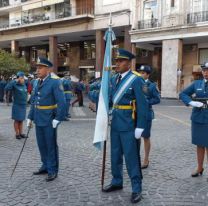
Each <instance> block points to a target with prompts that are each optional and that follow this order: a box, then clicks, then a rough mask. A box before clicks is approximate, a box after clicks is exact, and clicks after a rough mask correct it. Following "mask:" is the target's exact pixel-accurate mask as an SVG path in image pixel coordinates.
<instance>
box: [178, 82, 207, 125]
mask: <svg viewBox="0 0 208 206" xmlns="http://www.w3.org/2000/svg"><path fill="white" fill-rule="evenodd" d="M192 95H195V97H196V98H208V88H207V89H206V88H205V81H204V80H196V81H194V82H193V83H192V84H191V85H190V86H188V87H187V88H186V89H184V90H183V91H182V92H181V93H180V99H181V100H182V101H183V102H184V103H185V104H186V106H189V102H191V101H192V98H191V97H192ZM191 120H192V121H194V122H196V123H202V124H203V123H206V124H208V109H203V108H196V107H194V108H193V110H192V115H191Z"/></svg>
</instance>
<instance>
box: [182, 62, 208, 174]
mask: <svg viewBox="0 0 208 206" xmlns="http://www.w3.org/2000/svg"><path fill="white" fill-rule="evenodd" d="M202 75H203V79H202V80H196V81H194V82H193V83H192V84H191V85H190V86H188V87H187V88H186V89H184V90H183V91H182V92H181V93H180V99H181V100H182V101H183V102H184V104H185V105H186V106H189V105H191V106H192V107H193V110H192V115H191V123H192V124H191V132H192V144H194V145H196V146H197V164H198V167H197V169H196V171H194V172H193V173H192V175H191V176H192V177H198V176H200V175H202V174H203V171H204V169H203V162H204V154H205V148H208V135H207V131H208V108H207V103H205V104H204V103H202V100H200V99H199V100H197V98H203V99H205V100H206V99H207V100H208V62H206V63H205V64H204V65H203V66H202ZM192 95H194V96H195V100H194V99H193V100H192Z"/></svg>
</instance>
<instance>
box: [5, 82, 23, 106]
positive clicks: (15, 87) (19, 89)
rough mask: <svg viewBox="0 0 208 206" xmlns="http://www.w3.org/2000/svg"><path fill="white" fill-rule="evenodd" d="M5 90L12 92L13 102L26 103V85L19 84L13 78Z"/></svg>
mask: <svg viewBox="0 0 208 206" xmlns="http://www.w3.org/2000/svg"><path fill="white" fill-rule="evenodd" d="M5 90H6V91H12V92H13V103H14V104H22V105H25V104H27V86H26V84H20V83H18V82H16V81H15V80H12V81H10V82H9V83H8V84H7V85H6V87H5Z"/></svg>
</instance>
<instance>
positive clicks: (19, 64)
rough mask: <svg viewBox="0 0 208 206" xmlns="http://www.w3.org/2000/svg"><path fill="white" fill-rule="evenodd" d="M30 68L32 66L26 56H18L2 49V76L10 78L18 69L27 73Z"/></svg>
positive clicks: (0, 68) (0, 66)
mask: <svg viewBox="0 0 208 206" xmlns="http://www.w3.org/2000/svg"><path fill="white" fill-rule="evenodd" d="M29 68H30V66H29V64H27V62H26V60H25V59H24V58H22V57H21V58H19V57H16V56H15V55H14V54H11V53H9V52H6V51H4V50H2V49H0V76H1V75H2V76H4V77H5V78H9V77H10V76H12V75H13V74H16V73H17V72H18V71H23V72H25V73H27V72H28V71H29Z"/></svg>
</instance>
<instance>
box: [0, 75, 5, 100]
mask: <svg viewBox="0 0 208 206" xmlns="http://www.w3.org/2000/svg"><path fill="white" fill-rule="evenodd" d="M6 85H7V82H6V81H5V79H4V77H3V76H2V77H1V76H0V102H3V101H4V88H5V86H6Z"/></svg>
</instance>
